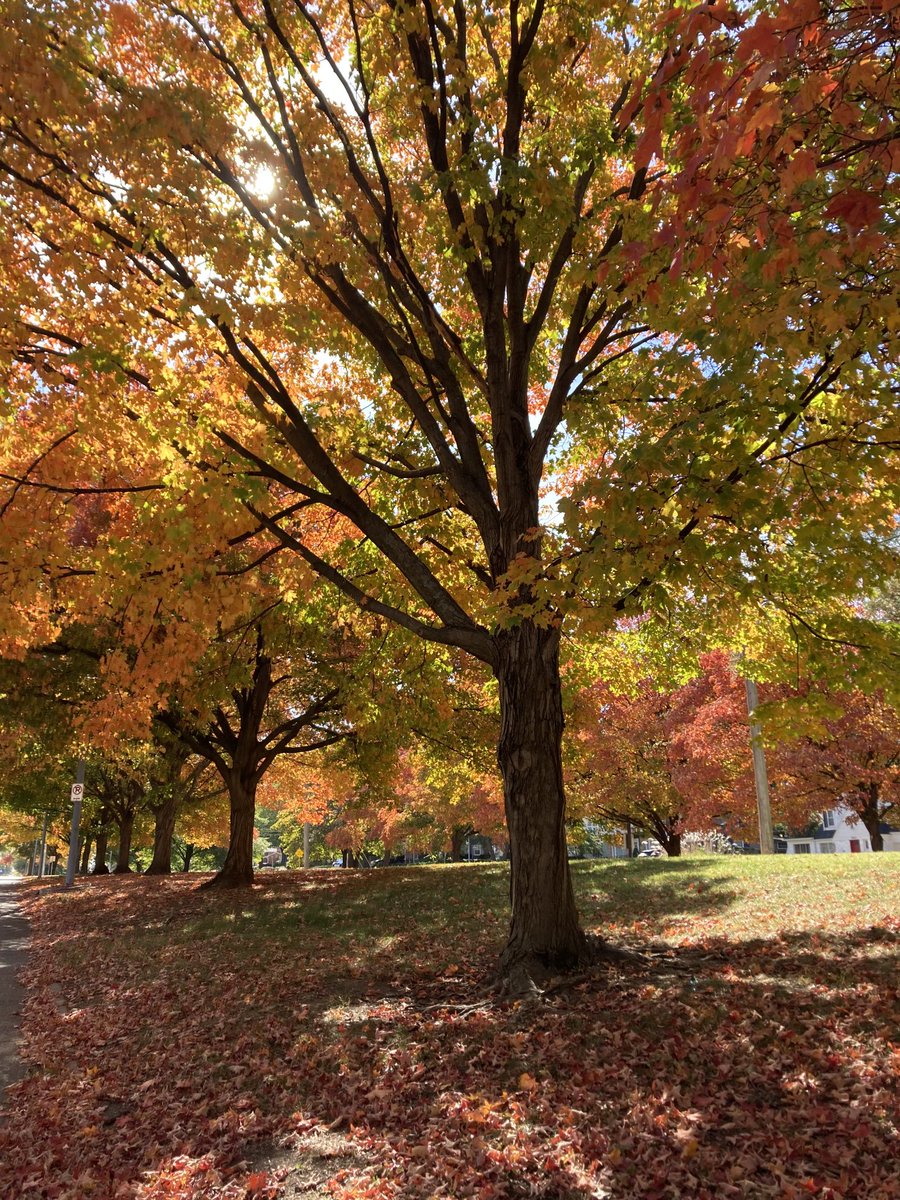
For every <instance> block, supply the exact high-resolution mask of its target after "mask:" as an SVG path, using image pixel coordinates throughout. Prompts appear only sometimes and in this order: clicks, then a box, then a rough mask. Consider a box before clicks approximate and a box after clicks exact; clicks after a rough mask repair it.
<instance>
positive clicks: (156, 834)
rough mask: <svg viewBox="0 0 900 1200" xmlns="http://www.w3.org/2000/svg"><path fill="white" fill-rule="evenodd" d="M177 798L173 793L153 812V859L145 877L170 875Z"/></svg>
mask: <svg viewBox="0 0 900 1200" xmlns="http://www.w3.org/2000/svg"><path fill="white" fill-rule="evenodd" d="M177 809H178V797H177V796H176V795H175V794H174V793H173V794H172V795H170V796H167V797H166V799H165V800H164V801H163V802H162V804H160V805H159V807H158V808H157V809H156V810H155V812H154V822H155V823H154V828H153V859H152V861H151V863H150V866H149V867H148V868H147V871H146V874H147V875H170V874H171V873H172V838H173V837H174V836H175V814H176V811H177Z"/></svg>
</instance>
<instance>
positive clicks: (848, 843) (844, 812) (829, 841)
mask: <svg viewBox="0 0 900 1200" xmlns="http://www.w3.org/2000/svg"><path fill="white" fill-rule="evenodd" d="M820 816H821V818H822V821H821V824H820V825H817V826H816V829H815V830H814V832H813V833H810V834H806V835H805V836H802V837H789V838H785V839H784V840H785V842H786V844H787V853H788V854H865V853H866V851H871V849H872V845H871V839H870V838H869V831H868V829H866V827H865V825H863V823H862V821H860V820H859V819H858V818H857V819H852V818H853V816H854V814H853V813H852V811H851V810H850V809H849V808H829V809H828V810H827V811H826V812H823V813H821V814H820ZM881 836H882V837H883V839H884V848H885V850H900V830H897V829H894V828H893V826H891V825H888V824H887V823H886V822H885V821H882V823H881Z"/></svg>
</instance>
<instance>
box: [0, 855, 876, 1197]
mask: <svg viewBox="0 0 900 1200" xmlns="http://www.w3.org/2000/svg"><path fill="white" fill-rule="evenodd" d="M574 870H575V877H576V886H577V889H578V894H579V903H580V907H581V910H582V913H583V916H584V919H585V923H586V924H587V925H588V926H589V927H591V928H595V929H597V930H598V931H600V932H602V933H604V934H605V935H607V936H610V937H612V938H614V939H615V940H617V941H619V942H620V943H623V944H626V945H632V946H636V947H647V946H654V945H656V944H657V943H662V942H665V943H667V944H668V946H669V947H671V953H670V954H669V956H668V957H667V958H659V959H654V960H653V963H652V965H650V966H641V967H635V966H630V965H629V966H619V967H615V968H612V967H611V968H608V969H604V970H603V971H600V972H598V974H597V975H596V977H595V978H591V979H588V980H584V981H582V982H580V983H578V984H576V985H575V986H572V987H563V988H560V989H559V990H558V991H555V992H553V994H552V995H551V996H550V997H548V999H547V1000H545V1001H544V1002H542V1003H541V1004H539V1005H533V1004H521V1003H516V1004H484V1003H479V1001H480V1000H481V999H482V998H483V996H484V992H485V986H486V983H487V981H488V979H489V976H490V972H491V970H492V967H493V963H494V960H495V957H496V953H497V949H498V947H499V945H500V943H501V941H502V938H503V933H504V927H505V922H506V916H505V895H506V887H507V876H506V870H505V868H504V867H503V866H502V865H497V866H468V865H466V866H453V867H423V868H411V869H405V870H404V869H391V870H380V871H368V872H349V871H347V872H345V871H338V870H331V871H328V870H320V871H309V872H291V873H278V874H273V875H269V876H263V877H262V879H261V882H260V884H259V885H258V886H257V887H255V888H254V889H253V891H252V893H250V894H245V895H240V894H231V895H214V896H211V895H210V894H209V893H198V892H197V891H196V890H195V889H196V883H197V878H196V877H193V878H191V879H185V878H179V877H173V878H171V879H166V880H153V879H146V880H145V879H140V878H125V879H106V880H94V881H90V882H86V883H83V884H80V885H79V887H78V889H77V890H76V891H75V892H74V893H66V894H64V893H60V892H55V891H51V890H49V889H48V888H47V887H46V886H40V885H35V886H34V887H32V888H31V889H30V890H29V896H28V907H29V910H30V915H31V917H32V920H33V922H34V946H33V954H32V965H31V967H30V969H29V977H28V988H29V998H28V1002H27V1008H26V1013H25V1027H24V1033H25V1047H26V1055H27V1059H28V1063H29V1066H30V1067H31V1073H30V1075H29V1077H28V1078H26V1079H25V1080H23V1081H22V1082H21V1083H20V1084H18V1085H16V1087H15V1088H14V1089H12V1090H11V1091H10V1093H9V1097H8V1101H9V1102H8V1104H7V1109H6V1120H5V1123H4V1124H3V1125H2V1126H0V1195H2V1196H3V1197H6V1196H9V1197H10V1198H12V1197H17V1198H18V1197H22V1198H23V1200H26V1198H32V1197H35V1198H36V1197H48V1198H49V1197H55V1198H57V1200H82V1198H86V1197H94V1198H97V1197H101V1198H106V1197H109V1198H110V1200H113V1198H119V1197H121V1198H126V1197H127V1198H132V1197H134V1198H137V1197H141V1198H143V1200H157V1198H159V1200H161V1198H162V1197H179V1198H186V1197H192V1198H200V1197H204V1198H205V1197H210V1198H211V1197H217V1198H221V1200H226V1198H228V1200H230V1198H241V1200H245V1198H249V1197H273V1196H275V1195H282V1196H285V1197H300V1196H305V1197H320V1196H327V1195H334V1196H336V1197H338V1198H340V1197H347V1198H349V1197H372V1198H375V1197H378V1198H380V1197H385V1198H387V1197H395V1196H397V1197H410V1198H412V1197H416V1198H420V1200H426V1198H430V1197H438V1196H454V1197H466V1196H472V1197H479V1198H481V1197H483V1198H485V1200H487V1198H492V1197H498V1198H500V1197H503V1198H509V1200H517V1198H523V1200H524V1198H525V1197H542V1198H543V1200H564V1198H567V1197H571V1198H573V1200H574V1198H578V1200H582V1198H588V1197H597V1198H603V1197H610V1198H612V1200H631V1198H632V1197H641V1198H645V1200H654V1198H656V1200H662V1198H669V1197H671V1198H673V1200H676V1198H679V1197H697V1198H708V1200H718V1198H720V1197H723V1198H726V1197H732V1196H733V1197H747V1198H753V1200H757V1198H763V1197H779V1198H785V1200H789V1198H792V1197H793V1198H798V1197H809V1196H813V1197H822V1198H823V1200H824V1198H841V1197H845V1198H847V1200H857V1198H862V1197H866V1200H890V1198H891V1197H900V1184H898V1182H897V1178H898V1171H897V1163H898V1162H900V1136H898V1126H900V1113H898V1095H900V1087H898V1084H900V1080H898V1068H900V1050H898V1046H897V1041H898V1025H900V1021H898V1018H900V1013H898V974H897V951H898V947H900V856H896V855H890V854H885V855H852V856H851V855H840V856H834V857H830V858H825V857H821V858H818V857H817V858H801V857H799V856H798V857H789V858H785V857H777V858H773V859H760V858H689V859H684V860H681V861H676V860H673V861H667V860H638V861H624V862H604V863H590V864H589V863H579V864H575V867H574ZM311 1164H313V1165H312V1166H311ZM313 1168H314V1169H313Z"/></svg>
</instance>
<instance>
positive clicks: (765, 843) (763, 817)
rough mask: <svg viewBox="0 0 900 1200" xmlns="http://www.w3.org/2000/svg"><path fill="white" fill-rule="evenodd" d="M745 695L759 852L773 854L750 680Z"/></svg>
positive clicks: (754, 692)
mask: <svg viewBox="0 0 900 1200" xmlns="http://www.w3.org/2000/svg"><path fill="white" fill-rule="evenodd" d="M744 690H745V692H746V693H747V715H748V717H749V718H750V746H751V749H752V751H753V782H754V783H755V784H756V807H757V810H758V811H759V852H760V854H774V853H775V838H774V836H773V834H772V806H771V804H770V803H769V776H768V774H767V772H766V752H765V750H764V749H763V744H762V728H761V727H760V724H759V722H758V721H757V720H756V710H757V708H759V693H758V692H757V690H756V683H755V681H754V680H752V679H747V678H745V679H744Z"/></svg>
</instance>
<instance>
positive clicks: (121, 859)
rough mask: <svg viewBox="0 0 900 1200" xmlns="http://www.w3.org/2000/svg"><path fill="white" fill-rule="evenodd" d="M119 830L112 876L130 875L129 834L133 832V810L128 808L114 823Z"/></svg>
mask: <svg viewBox="0 0 900 1200" xmlns="http://www.w3.org/2000/svg"><path fill="white" fill-rule="evenodd" d="M116 825H117V826H118V830H119V848H118V850H117V852H116V869H115V871H113V874H114V875H130V874H131V865H130V864H129V861H128V860H129V858H130V857H131V834H132V832H133V830H134V809H133V808H129V809H127V810H126V811H125V813H124V814H123V815H122V816H121V817H120V818H119V820H118V821H117V822H116Z"/></svg>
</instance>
